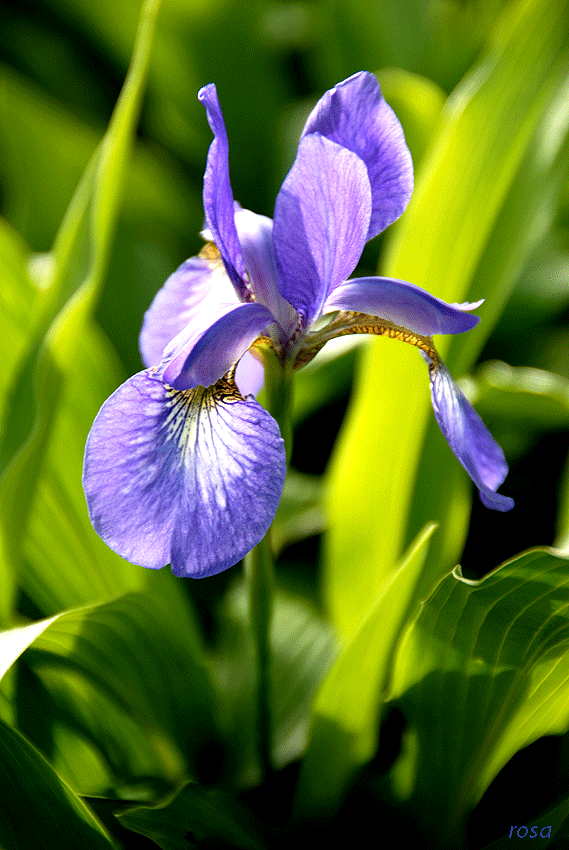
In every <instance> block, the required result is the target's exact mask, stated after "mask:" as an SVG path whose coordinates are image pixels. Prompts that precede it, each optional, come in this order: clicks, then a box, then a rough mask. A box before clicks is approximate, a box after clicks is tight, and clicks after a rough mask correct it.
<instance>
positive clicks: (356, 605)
mask: <svg viewBox="0 0 569 850" xmlns="http://www.w3.org/2000/svg"><path fill="white" fill-rule="evenodd" d="M568 29H569V9H568V8H567V2H566V0H565V1H564V2H562V3H559V2H556V0H520V2H516V3H511V4H508V5H507V7H506V8H505V11H504V14H503V15H502V17H501V19H500V21H499V23H498V25H497V26H496V28H495V31H494V32H493V34H492V38H491V40H490V43H489V45H488V48H487V50H486V52H485V55H484V56H483V58H482V60H481V61H480V62H479V63H478V64H477V65H476V66H475V67H474V68H473V69H472V71H471V72H470V73H469V74H468V75H467V77H466V78H465V79H464V80H463V82H462V83H461V84H460V85H459V87H458V88H457V89H456V90H455V92H454V93H453V94H452V95H451V97H450V98H449V100H448V102H447V104H446V107H445V109H444V110H443V113H442V116H441V121H440V123H439V125H438V130H437V132H436V133H435V135H434V138H433V141H432V144H431V147H430V150H429V152H428V153H427V154H426V155H425V158H424V160H423V164H422V167H421V170H420V174H419V175H418V177H417V182H416V188H415V192H414V195H413V197H412V199H411V202H410V204H409V207H408V209H407V211H406V213H405V214H404V216H403V217H402V219H401V222H400V224H399V226H398V228H397V230H396V231H395V233H394V239H393V241H392V242H391V244H390V250H389V251H388V253H387V257H386V261H385V263H384V267H383V271H384V273H386V274H388V275H391V276H394V277H397V278H401V279H403V280H410V281H412V282H413V283H415V284H417V285H419V286H423V287H424V288H426V289H428V290H430V291H432V292H433V294H435V295H437V296H439V297H442V298H444V299H445V300H447V301H451V302H461V301H463V300H465V299H467V298H469V297H470V298H471V299H474V298H479V297H481V296H485V297H486V299H487V300H486V303H485V304H484V305H483V306H482V307H481V308H480V310H479V313H480V315H481V317H482V319H483V321H482V322H481V325H480V326H478V328H477V329H476V330H474V331H471V332H469V333H468V334H464V335H462V337H463V338H464V339H465V340H466V342H464V343H463V342H462V340H461V339H460V338H458V337H457V339H456V342H455V343H454V350H455V351H456V353H455V354H453V352H452V351H451V357H450V360H449V363H450V365H451V366H453V365H457V369H456V371H455V377H460V374H461V372H462V371H463V370H464V369H466V368H469V367H470V365H471V364H472V360H473V358H474V356H475V355H476V354H477V352H478V350H479V347H480V345H481V344H482V343H483V341H484V338H485V337H484V334H485V333H487V332H488V331H489V330H490V329H491V327H492V324H493V322H495V320H496V318H497V315H498V313H499V312H500V310H501V309H502V307H503V304H504V301H505V298H506V297H507V294H508V292H509V291H510V290H511V287H512V286H513V284H514V282H515V280H516V276H517V274H518V273H519V271H520V269H521V267H522V265H523V262H524V261H525V259H526V257H527V256H528V254H529V252H530V251H531V250H532V249H533V247H534V246H535V239H536V235H535V234H536V233H537V235H538V237H541V236H542V235H543V232H544V228H546V227H547V224H548V222H549V221H551V218H552V216H553V213H554V210H555V205H554V200H555V197H556V193H558V191H559V187H560V177H561V174H562V172H563V169H564V168H566V163H567V153H566V150H565V147H564V146H565V144H566V138H567V127H568V117H569V116H568V114H567V112H568V110H567V99H566V96H565V94H564V91H565V85H566V74H567V62H566V60H567V51H568V44H569V39H568ZM554 119H555V120H554ZM536 224H537V225H539V226H538V227H537V230H536ZM473 288H474V291H473ZM480 328H482V329H483V330H480ZM445 343H446V341H443V345H441V346H440V347H441V349H442V353H443V354H444V353H445V350H446V344H445ZM461 345H464V346H465V348H464V349H461V348H460V346H461ZM428 383H429V382H428V377H427V372H426V368H425V364H424V363H423V362H422V360H421V358H420V357H419V356H418V354H417V352H414V351H412V350H404V348H403V346H395V345H394V344H393V343H391V342H390V341H389V340H384V339H381V340H377V341H374V344H373V345H372V346H370V348H369V349H368V351H367V352H366V356H364V358H363V361H362V369H361V373H360V378H359V381H358V383H357V386H356V390H355V393H354V396H353V399H352V404H351V408H350V412H349V415H348V417H347V420H346V423H345V427H344V429H343V432H342V435H341V438H340V440H339V443H338V447H337V450H336V452H335V456H334V458H333V462H332V465H331V471H330V487H329V493H330V498H329V505H328V515H329V520H330V534H329V545H328V560H327V564H326V573H325V591H326V596H327V600H328V602H329V606H330V610H331V613H332V616H333V619H334V622H335V623H336V624H337V626H338V628H339V630H340V631H341V633H342V634H344V635H350V634H352V633H353V632H354V630H355V629H356V628H357V626H358V624H359V622H360V621H361V619H362V617H363V616H364V615H365V612H366V611H367V609H368V606H369V600H370V599H374V598H375V597H376V596H377V593H378V591H379V589H380V588H381V586H382V584H383V583H384V582H385V581H386V580H387V579H388V577H389V575H390V574H391V573H392V571H393V568H394V565H395V563H396V562H397V559H398V557H399V554H400V552H401V551H402V549H403V547H404V546H405V543H406V541H407V540H408V539H410V538H412V536H413V535H414V533H416V532H417V528H418V527H421V526H422V525H423V524H424V523H425V521H426V520H429V519H431V520H437V521H440V522H441V526H442V527H443V529H445V526H446V527H447V529H446V532H445V534H443V535H441V538H440V540H437V541H436V542H435V546H434V549H435V550H437V549H439V548H440V551H439V552H438V553H437V552H436V551H435V552H433V555H434V557H433V560H432V562H430V568H431V570H433V573H434V574H438V575H441V574H442V573H444V571H445V570H446V569H448V568H449V566H452V563H453V562H454V563H456V559H457V557H458V555H459V553H460V548H461V545H462V541H463V540H464V537H465V534H466V528H467V522H468V509H469V495H468V492H469V487H470V485H469V482H468V479H467V478H466V475H465V473H464V472H462V470H461V469H460V468H459V466H458V463H457V462H456V461H455V459H454V458H453V457H452V455H451V453H450V451H449V450H448V449H447V448H446V447H445V446H444V441H442V439H441V438H440V435H436V434H435V431H434V429H435V426H434V425H433V424H431V426H430V429H432V430H430V432H429V437H428V439H427V443H426V445H425V451H424V453H423V458H422V460H421V452H422V448H423V442H424V440H425V430H426V425H427V421H428V416H429V415H430V404H429V390H428ZM431 433H432V435H433V436H431ZM419 464H421V466H420V468H419V471H418V467H419ZM454 481H456V484H454ZM416 493H417V494H420V496H419V497H418V496H416ZM348 562H349V563H350V565H351V569H350V571H347V570H346V569H345V564H346V563H348ZM353 574H357V576H358V581H357V582H355V581H353V579H352V575H353Z"/></svg>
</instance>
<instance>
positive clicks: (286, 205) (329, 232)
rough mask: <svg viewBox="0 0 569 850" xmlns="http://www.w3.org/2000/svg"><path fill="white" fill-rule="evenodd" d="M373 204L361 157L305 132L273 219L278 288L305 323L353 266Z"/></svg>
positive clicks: (276, 205) (358, 255)
mask: <svg viewBox="0 0 569 850" xmlns="http://www.w3.org/2000/svg"><path fill="white" fill-rule="evenodd" d="M370 210H371V191H370V186H369V180H368V177H367V171H366V167H365V165H364V163H363V162H362V160H361V159H360V158H359V157H358V156H356V155H355V154H354V153H352V152H351V151H349V150H346V148H342V147H340V146H339V145H337V144H335V143H334V142H331V141H330V140H329V139H325V138H324V137H323V136H320V135H318V134H317V133H316V134H313V135H310V136H306V138H304V139H303V140H302V141H301V143H300V145H299V147H298V154H297V157H296V160H295V162H294V165H293V166H292V168H291V170H290V171H289V173H288V175H287V177H286V179H285V181H284V183H283V185H282V187H281V189H280V191H279V194H278V196H277V200H276V204H275V218H274V225H273V238H274V243H275V253H276V258H277V269H278V274H279V290H280V292H281V295H282V296H283V297H284V298H286V300H287V301H288V302H289V303H290V304H292V305H293V307H295V309H296V310H297V312H298V313H300V314H301V315H302V316H303V317H304V319H305V324H306V325H308V326H310V324H311V323H312V322H313V320H314V319H315V318H316V317H317V316H319V315H320V312H321V309H322V305H323V303H324V301H325V300H326V298H327V296H328V294H329V293H330V291H331V290H332V289H334V287H336V286H338V284H339V283H341V282H342V281H343V280H345V278H346V277H348V275H350V274H351V272H352V271H353V270H354V267H355V266H356V264H357V262H358V260H359V258H360V255H361V252H362V249H363V246H364V244H365V240H366V234H367V229H368V223H369V215H370Z"/></svg>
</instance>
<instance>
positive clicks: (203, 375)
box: [158, 304, 275, 390]
mask: <svg viewBox="0 0 569 850" xmlns="http://www.w3.org/2000/svg"><path fill="white" fill-rule="evenodd" d="M205 320H206V321H204V324H203V325H201V326H198V325H195V326H194V325H192V326H188V327H187V328H185V329H184V330H183V331H182V332H181V333H180V334H178V336H177V337H175V338H174V339H173V340H172V341H171V342H170V343H169V344H168V345H167V346H166V349H165V351H164V356H163V358H162V362H161V363H160V366H159V368H158V373H159V375H160V377H161V378H162V380H163V381H164V382H165V383H166V384H169V385H170V386H172V387H174V388H175V389H177V390H187V389H191V388H193V387H199V386H203V387H209V386H210V385H211V384H214V383H215V382H216V381H218V380H219V378H221V377H222V376H223V375H225V373H226V372H227V371H228V370H229V369H230V368H231V366H233V364H234V363H236V362H237V361H238V360H239V359H240V357H241V355H242V354H244V353H245V352H246V351H247V349H248V348H249V346H250V345H251V343H252V342H253V341H254V340H255V339H256V338H257V337H258V336H259V334H260V333H261V332H262V331H264V330H265V328H266V327H267V326H268V325H270V324H272V323H273V322H274V321H275V320H274V317H273V315H272V313H271V312H270V311H269V310H267V308H266V307H263V305H262V304H238V305H234V304H219V305H218V306H217V309H216V311H215V313H210V314H209V315H207V316H206V317H205Z"/></svg>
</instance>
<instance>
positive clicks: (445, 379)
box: [429, 361, 514, 511]
mask: <svg viewBox="0 0 569 850" xmlns="http://www.w3.org/2000/svg"><path fill="white" fill-rule="evenodd" d="M429 374H430V378H431V400H432V403H433V410H434V412H435V417H436V419H437V422H438V423H439V427H440V429H441V431H442V432H443V434H444V436H445V438H446V440H447V442H448V444H449V446H450V447H451V449H452V451H453V452H454V454H455V455H456V457H457V458H458V460H459V461H460V463H461V464H462V465H463V466H464V468H465V469H466V471H467V472H468V474H469V475H470V477H471V478H472V480H473V481H474V483H475V484H476V486H477V487H478V489H479V491H480V498H481V499H482V501H483V502H484V504H485V505H486V507H488V508H493V509H494V510H497V511H509V510H511V508H513V507H514V500H513V499H510V498H509V497H508V496H502V495H500V493H496V490H497V489H498V487H499V486H500V484H501V483H502V482H503V481H504V479H505V477H506V475H507V474H508V465H507V463H506V459H505V458H504V452H503V451H502V449H501V448H500V446H499V445H498V443H497V442H496V441H495V440H494V438H493V437H492V435H491V434H490V432H489V431H488V429H487V428H486V426H485V425H484V423H483V422H482V420H481V418H480V417H479V416H478V414H477V413H476V411H475V410H474V408H473V407H472V405H471V404H470V403H469V402H468V401H467V400H466V398H465V397H464V395H463V393H462V392H461V390H460V388H459V387H458V386H457V384H456V383H455V382H454V380H453V379H452V376H451V374H450V372H449V371H448V369H447V368H446V366H445V365H444V364H443V363H441V362H440V361H439V362H432V361H431V362H429Z"/></svg>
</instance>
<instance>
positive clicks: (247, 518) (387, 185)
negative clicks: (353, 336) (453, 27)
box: [83, 72, 513, 577]
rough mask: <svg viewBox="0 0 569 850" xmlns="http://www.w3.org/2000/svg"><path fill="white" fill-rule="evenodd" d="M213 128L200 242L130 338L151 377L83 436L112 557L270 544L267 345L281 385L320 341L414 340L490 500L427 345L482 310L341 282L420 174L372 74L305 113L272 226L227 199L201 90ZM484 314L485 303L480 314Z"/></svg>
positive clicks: (273, 443)
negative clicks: (262, 391) (266, 540)
mask: <svg viewBox="0 0 569 850" xmlns="http://www.w3.org/2000/svg"><path fill="white" fill-rule="evenodd" d="M199 99H200V101H201V102H202V103H203V105H204V106H205V109H206V112H207V117H208V121H209V124H210V126H211V129H212V131H213V134H214V140H213V142H212V144H211V147H210V149H209V154H208V159H207V167H206V172H205V177H204V190H203V198H204V208H205V218H206V229H205V230H204V234H203V235H204V237H205V238H206V240H207V244H206V246H205V248H204V250H203V251H202V253H201V254H200V255H199V256H198V257H193V258H191V259H189V260H187V261H186V262H185V263H183V264H182V265H181V266H180V268H179V269H178V270H177V271H175V272H174V273H173V274H172V275H171V276H170V277H169V278H168V280H167V281H166V283H165V284H164V286H163V288H162V289H161V290H160V291H159V292H158V294H157V295H156V297H155V299H154V301H153V303H152V305H151V306H150V308H149V310H148V311H147V313H146V316H145V320H144V325H143V328H142V332H141V336H140V346H141V352H142V356H143V360H144V362H145V364H146V366H147V368H146V369H145V370H144V371H142V372H139V373H138V374H136V375H134V376H133V377H132V378H129V380H127V381H126V382H125V383H124V384H123V385H122V386H121V387H119V388H118V389H117V390H116V392H115V393H114V394H113V395H112V396H111V397H110V398H109V399H108V400H107V401H106V402H105V403H104V404H103V406H102V408H101V410H100V412H99V413H98V415H97V417H96V419H95V422H94V423H93V427H92V429H91V432H90V434H89V437H88V440H87V446H86V451H85V468H84V476H83V481H84V488H85V493H86V497H87V503H88V507H89V513H90V517H91V521H92V523H93V526H94V528H95V530H96V531H97V533H98V534H99V535H100V536H101V537H102V538H103V540H104V541H105V542H106V543H107V545H108V546H110V548H111V549H113V550H114V551H115V552H117V553H118V554H119V555H121V556H122V557H124V558H126V559H127V560H129V561H132V562H134V563H137V564H140V565H142V566H144V567H149V568H151V569H157V568H160V567H163V566H164V565H165V564H167V563H170V564H171V566H172V570H173V572H174V573H175V574H176V575H179V576H193V577H201V576H206V575H213V574H214V573H217V572H220V571H221V570H224V569H226V568H227V567H230V566H232V565H233V564H235V563H237V561H239V560H240V559H241V558H242V557H243V556H244V555H245V554H246V553H247V552H248V551H249V550H250V549H252V548H253V547H254V546H255V545H256V544H257V543H258V542H259V541H260V540H261V539H262V537H263V536H264V535H265V533H266V532H267V530H268V528H269V526H270V524H271V522H272V520H273V518H274V516H275V513H276V510H277V507H278V504H279V500H280V497H281V493H282V489H283V485H284V479H285V474H286V459H285V448H284V443H283V439H282V437H281V434H280V430H279V427H278V425H277V423H276V421H275V420H274V419H273V417H272V416H271V415H270V414H269V413H268V412H267V411H266V410H264V408H263V407H261V405H260V404H259V403H258V402H257V401H256V400H255V397H254V396H255V393H256V392H257V391H258V390H259V388H260V386H261V384H262V381H263V351H265V352H266V351H267V349H271V352H272V356H274V357H276V358H278V360H279V361H280V363H281V365H282V368H283V370H284V372H285V374H290V373H292V371H293V370H294V369H296V368H298V367H300V366H302V365H304V364H305V363H307V362H308V361H309V360H311V359H312V357H314V355H315V354H316V353H317V352H318V351H319V349H320V348H322V346H323V345H324V344H325V343H326V342H327V341H328V340H330V339H332V338H334V337H337V336H342V335H344V334H348V333H372V334H380V335H387V336H391V337H393V338H397V339H402V340H404V341H406V342H410V343H412V344H413V345H416V346H417V347H418V348H419V349H420V350H421V351H422V352H423V354H424V356H425V359H426V360H427V363H428V364H429V373H430V380H431V392H432V402H433V408H434V411H435V416H436V418H437V421H438V423H439V425H440V427H441V430H442V432H443V434H444V436H445V437H446V439H447V440H448V443H449V445H450V447H451V449H452V451H453V452H454V453H455V455H456V456H457V458H458V459H459V461H460V462H461V463H462V465H463V466H464V468H465V469H466V471H467V472H468V473H469V475H470V477H471V478H472V479H473V481H474V482H475V484H476V485H477V487H478V488H479V490H480V495H481V498H482V501H483V502H484V504H486V505H487V506H488V507H491V508H495V509H497V510H509V509H510V508H511V507H512V506H513V501H512V500H511V499H509V498H507V497H505V496H502V495H500V494H498V493H497V492H496V490H497V488H498V487H499V485H500V484H501V483H502V481H503V480H504V478H505V476H506V473H507V465H506V462H505V459H504V455H503V452H502V450H501V449H500V447H499V446H498V445H497V444H496V443H495V441H494V440H493V439H492V437H491V435H490V433H489V432H488V431H487V429H486V427H485V426H484V424H483V423H482V421H481V420H480V418H479V417H478V415H477V414H476V413H475V412H474V410H473V409H472V407H471V406H470V404H469V403H468V402H467V400H466V399H465V397H464V396H463V395H462V393H461V391H460V390H459V389H458V387H457V386H456V384H455V383H454V381H453V379H452V378H451V376H450V374H449V373H448V371H447V370H446V368H445V366H444V365H443V363H442V362H441V360H440V358H439V356H438V354H437V352H436V350H435V348H434V346H433V342H432V336H433V335H434V334H455V333H462V332H463V331H468V330H470V329H471V328H473V327H474V326H475V325H476V323H477V322H478V317H477V316H474V315H472V314H471V313H469V312H468V311H469V310H471V309H473V308H475V307H477V306H478V304H458V305H457V304H454V305H453V304H446V303H445V302H443V301H440V300H439V299H437V298H435V297H433V296H432V295H430V294H429V293H428V292H426V291H424V290H422V289H420V288H418V287H416V286H413V285H412V284H410V283H406V282H405V281H400V280H394V279H390V278H382V277H364V278H356V279H351V280H348V277H349V275H350V274H351V273H352V271H353V270H354V268H355V266H356V264H357V262H358V260H359V258H360V255H361V252H362V249H363V247H364V245H365V243H366V242H367V241H368V240H369V239H371V238H372V237H374V236H376V235H377V234H378V233H380V232H381V231H382V230H384V229H385V228H386V227H387V226H388V225H389V224H391V223H392V222H393V221H395V219H397V218H398V217H399V216H400V215H401V214H402V212H403V211H404V210H405V208H406V206H407V203H408V201H409V198H410V196H411V192H412V189H413V167H412V162H411V157H410V154H409V151H408V149H407V146H406V144H405V139H404V136H403V131H402V129H401V125H400V124H399V121H398V119H397V117H396V116H395V114H394V112H393V111H392V110H391V108H390V107H389V106H388V105H387V103H386V102H385V100H384V99H383V96H382V94H381V91H380V88H379V85H378V83H377V80H376V78H375V77H374V76H373V75H372V74H369V73H364V72H361V73H358V74H354V76H352V77H350V78H349V79H347V80H344V81H343V82H342V83H339V84H338V85H337V86H335V87H334V88H333V89H332V90H331V91H329V92H327V93H326V94H325V95H324V96H323V97H322V98H321V100H320V101H319V102H318V103H317V104H316V106H315V108H314V109H313V110H312V112H311V114H310V115H309V117H308V120H307V122H306V125H305V127H304V130H303V132H302V136H301V139H300V142H299V146H298V153H297V156H296V160H295V162H294V164H293V166H292V168H291V170H290V172H289V173H288V176H287V177H286V179H285V181H284V183H283V185H282V187H281V189H280V191H279V193H278V196H277V199H276V203H275V212H274V219H273V220H271V219H269V218H266V217H264V216H261V215H256V214H255V213H253V212H250V211H249V210H245V209H242V208H241V207H240V206H239V205H238V204H236V203H235V202H234V199H233V194H232V190H231V184H230V179H229V166H228V142H227V134H226V130H225V124H224V121H223V115H222V113H221V108H220V106H219V102H218V99H217V92H216V89H215V86H214V85H213V84H212V85H208V86H205V88H203V89H201V91H200V92H199ZM479 303H481V302H479Z"/></svg>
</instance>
